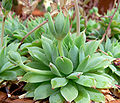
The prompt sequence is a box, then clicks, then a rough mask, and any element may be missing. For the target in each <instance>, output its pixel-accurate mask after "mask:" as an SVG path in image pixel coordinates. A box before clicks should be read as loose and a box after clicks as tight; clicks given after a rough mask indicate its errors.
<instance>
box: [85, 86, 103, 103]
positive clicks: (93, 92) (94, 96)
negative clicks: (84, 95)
mask: <svg viewBox="0 0 120 103" xmlns="http://www.w3.org/2000/svg"><path fill="white" fill-rule="evenodd" d="M85 89H86V90H87V92H88V94H89V95H90V99H91V100H93V101H95V102H102V103H104V102H105V97H104V95H103V94H102V93H100V92H99V91H98V90H97V89H94V88H85Z"/></svg>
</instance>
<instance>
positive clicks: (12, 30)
mask: <svg viewBox="0 0 120 103" xmlns="http://www.w3.org/2000/svg"><path fill="white" fill-rule="evenodd" d="M44 20H45V19H44V18H40V17H38V18H36V19H35V20H33V19H31V20H25V21H22V22H21V21H20V20H19V18H18V17H17V16H16V17H14V14H13V15H12V19H11V18H6V21H5V32H4V34H5V36H8V39H9V43H11V42H13V41H17V42H19V41H21V40H22V39H23V37H24V36H25V35H27V34H28V32H30V31H31V30H32V29H34V28H35V27H36V26H38V25H39V24H40V23H42V22H43V21H44ZM1 21H2V20H1ZM0 28H2V26H1V25H0ZM0 33H1V29H0ZM47 33H49V29H48V25H47V24H45V25H43V26H42V27H40V28H39V29H37V30H36V31H35V32H33V33H32V34H31V35H29V36H28V37H27V38H26V39H25V40H24V43H31V42H35V41H36V40H37V41H38V39H40V37H41V34H43V35H45V36H46V34H47ZM47 37H49V38H51V37H50V35H49V36H47Z"/></svg>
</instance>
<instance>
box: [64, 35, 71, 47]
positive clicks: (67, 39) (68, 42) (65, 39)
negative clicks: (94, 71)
mask: <svg viewBox="0 0 120 103" xmlns="http://www.w3.org/2000/svg"><path fill="white" fill-rule="evenodd" d="M63 44H64V45H65V46H67V48H68V49H69V48H70V47H71V46H72V45H73V40H72V38H71V36H70V34H68V35H67V36H66V37H65V38H64V40H63Z"/></svg>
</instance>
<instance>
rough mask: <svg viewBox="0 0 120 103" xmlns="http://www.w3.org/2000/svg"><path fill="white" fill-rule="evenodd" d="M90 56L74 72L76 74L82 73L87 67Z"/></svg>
mask: <svg viewBox="0 0 120 103" xmlns="http://www.w3.org/2000/svg"><path fill="white" fill-rule="evenodd" d="M89 59H90V56H89V55H88V56H87V57H86V58H85V59H84V60H83V61H82V62H81V63H80V64H79V65H78V67H77V69H76V71H77V72H84V71H85V70H84V69H86V67H87V64H88V62H89Z"/></svg>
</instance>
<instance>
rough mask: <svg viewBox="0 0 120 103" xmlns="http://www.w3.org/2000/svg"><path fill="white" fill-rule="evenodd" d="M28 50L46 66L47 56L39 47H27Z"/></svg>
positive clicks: (47, 63)
mask: <svg viewBox="0 0 120 103" xmlns="http://www.w3.org/2000/svg"><path fill="white" fill-rule="evenodd" d="M28 52H29V53H30V55H31V56H32V57H33V58H34V59H37V60H40V61H42V62H43V63H44V64H45V65H47V66H48V65H49V61H48V59H47V57H46V56H45V54H44V53H43V52H41V49H40V48H38V47H28Z"/></svg>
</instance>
